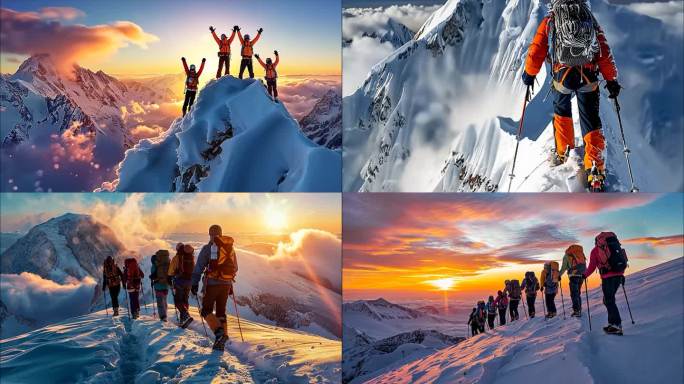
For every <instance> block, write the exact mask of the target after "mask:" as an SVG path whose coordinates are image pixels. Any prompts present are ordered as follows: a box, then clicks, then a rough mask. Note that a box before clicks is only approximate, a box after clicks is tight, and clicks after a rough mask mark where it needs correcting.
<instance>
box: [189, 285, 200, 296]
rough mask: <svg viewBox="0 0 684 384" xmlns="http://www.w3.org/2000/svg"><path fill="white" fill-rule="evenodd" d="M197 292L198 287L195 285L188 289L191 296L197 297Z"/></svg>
mask: <svg viewBox="0 0 684 384" xmlns="http://www.w3.org/2000/svg"><path fill="white" fill-rule="evenodd" d="M197 291H199V285H197V284H195V285H193V286H192V288H190V292H192V294H193V295H195V296H197Z"/></svg>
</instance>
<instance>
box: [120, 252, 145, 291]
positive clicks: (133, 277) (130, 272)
mask: <svg viewBox="0 0 684 384" xmlns="http://www.w3.org/2000/svg"><path fill="white" fill-rule="evenodd" d="M124 267H125V269H126V286H127V287H128V288H132V289H138V288H140V279H141V277H142V273H141V272H140V266H138V260H136V259H134V258H132V257H129V258H128V259H126V260H125V261H124Z"/></svg>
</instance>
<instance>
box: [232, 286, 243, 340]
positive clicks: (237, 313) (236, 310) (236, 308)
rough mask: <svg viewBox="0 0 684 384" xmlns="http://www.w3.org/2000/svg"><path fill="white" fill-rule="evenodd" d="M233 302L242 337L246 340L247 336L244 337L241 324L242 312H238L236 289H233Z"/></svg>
mask: <svg viewBox="0 0 684 384" xmlns="http://www.w3.org/2000/svg"><path fill="white" fill-rule="evenodd" d="M233 304H234V305H235V317H237V322H238V329H239V330H240V339H242V342H243V343H244V342H245V338H244V337H242V326H240V313H239V312H238V306H237V300H235V291H233Z"/></svg>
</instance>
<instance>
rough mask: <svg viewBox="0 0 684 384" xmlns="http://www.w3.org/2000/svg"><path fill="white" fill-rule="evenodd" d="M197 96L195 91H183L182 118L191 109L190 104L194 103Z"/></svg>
mask: <svg viewBox="0 0 684 384" xmlns="http://www.w3.org/2000/svg"><path fill="white" fill-rule="evenodd" d="M196 95H197V91H185V101H184V102H183V116H185V114H186V113H187V111H189V110H190V108H192V104H194V103H195V96H196Z"/></svg>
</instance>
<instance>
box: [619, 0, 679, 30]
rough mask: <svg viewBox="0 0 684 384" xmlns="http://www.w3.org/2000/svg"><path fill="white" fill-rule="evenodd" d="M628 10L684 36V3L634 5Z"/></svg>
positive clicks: (629, 6) (630, 5)
mask: <svg viewBox="0 0 684 384" xmlns="http://www.w3.org/2000/svg"><path fill="white" fill-rule="evenodd" d="M627 8H629V9H631V10H632V11H634V12H636V13H640V14H642V15H646V16H650V17H652V18H654V19H658V20H660V21H662V22H663V23H665V25H667V26H668V27H670V28H672V32H673V33H675V34H677V35H679V36H681V35H682V34H684V1H681V0H679V1H674V0H673V1H668V2H662V3H645V2H644V3H633V4H629V5H627Z"/></svg>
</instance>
